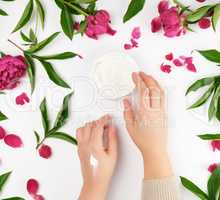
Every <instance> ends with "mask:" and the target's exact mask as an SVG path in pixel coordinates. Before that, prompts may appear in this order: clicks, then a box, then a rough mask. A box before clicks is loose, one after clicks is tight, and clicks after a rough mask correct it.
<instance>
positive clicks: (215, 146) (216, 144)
mask: <svg viewBox="0 0 220 200" xmlns="http://www.w3.org/2000/svg"><path fill="white" fill-rule="evenodd" d="M211 145H212V150H213V151H215V150H216V149H217V150H219V151H220V140H213V141H212V142H211Z"/></svg>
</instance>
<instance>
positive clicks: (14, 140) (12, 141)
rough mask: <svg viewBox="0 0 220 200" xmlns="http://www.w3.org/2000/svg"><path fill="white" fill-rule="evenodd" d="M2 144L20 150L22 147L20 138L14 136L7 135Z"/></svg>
mask: <svg viewBox="0 0 220 200" xmlns="http://www.w3.org/2000/svg"><path fill="white" fill-rule="evenodd" d="M4 142H5V144H7V145H8V146H10V147H12V148H20V147H21V146H22V145H23V142H22V140H21V138H20V137H19V136H17V135H14V134H9V135H6V136H5V137H4Z"/></svg>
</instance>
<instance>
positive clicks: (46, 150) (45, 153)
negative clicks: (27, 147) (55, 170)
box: [39, 144, 52, 159]
mask: <svg viewBox="0 0 220 200" xmlns="http://www.w3.org/2000/svg"><path fill="white" fill-rule="evenodd" d="M39 155H40V156H41V157H42V158H45V159H48V158H50V157H51V155H52V150H51V148H50V146H48V145H44V144H43V145H41V147H40V149H39Z"/></svg>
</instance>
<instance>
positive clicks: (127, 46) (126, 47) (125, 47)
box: [124, 44, 133, 50]
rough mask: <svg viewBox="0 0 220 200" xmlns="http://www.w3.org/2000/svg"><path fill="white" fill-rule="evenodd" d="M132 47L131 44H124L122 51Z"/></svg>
mask: <svg viewBox="0 0 220 200" xmlns="http://www.w3.org/2000/svg"><path fill="white" fill-rule="evenodd" d="M132 48H133V47H132V45H131V44H124V49H125V50H129V49H132Z"/></svg>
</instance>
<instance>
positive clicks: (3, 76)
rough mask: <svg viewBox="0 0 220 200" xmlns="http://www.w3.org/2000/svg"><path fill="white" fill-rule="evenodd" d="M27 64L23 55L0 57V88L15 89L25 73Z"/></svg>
mask: <svg viewBox="0 0 220 200" xmlns="http://www.w3.org/2000/svg"><path fill="white" fill-rule="evenodd" d="M26 68H27V65H26V63H25V60H24V58H23V57H22V56H15V57H13V56H10V55H6V56H4V57H2V58H0V90H4V89H13V88H15V87H16V86H17V85H18V83H19V79H20V78H21V77H23V76H24V75H25V72H26Z"/></svg>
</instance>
